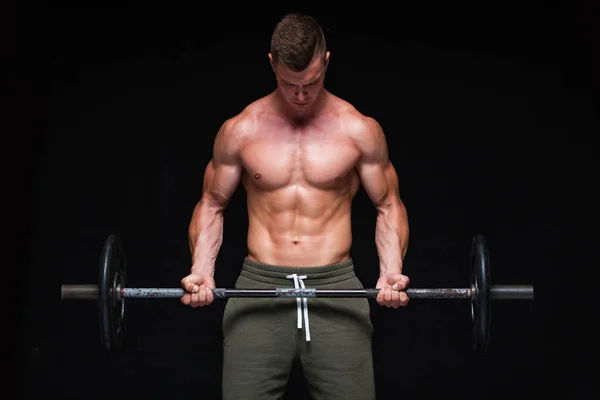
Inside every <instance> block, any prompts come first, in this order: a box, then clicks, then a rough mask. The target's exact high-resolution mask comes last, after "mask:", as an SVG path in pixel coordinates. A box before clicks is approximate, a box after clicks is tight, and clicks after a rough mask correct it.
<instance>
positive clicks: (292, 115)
mask: <svg viewBox="0 0 600 400" xmlns="http://www.w3.org/2000/svg"><path fill="white" fill-rule="evenodd" d="M328 97H329V93H328V92H327V90H326V89H323V90H322V91H321V93H319V97H318V98H317V100H316V101H315V102H314V103H313V104H312V106H311V108H310V110H309V111H308V112H306V113H298V112H296V111H295V110H294V109H293V108H292V107H290V106H289V104H288V103H287V102H286V101H285V100H284V99H283V98H282V96H281V94H280V92H279V90H278V89H275V91H274V92H273V100H274V103H275V107H276V109H277V110H278V111H279V112H281V113H282V114H283V115H285V116H286V117H287V118H289V119H290V121H294V122H296V123H300V124H305V123H307V122H310V121H311V120H312V119H314V118H315V117H317V116H319V115H320V114H321V112H323V111H324V110H325V108H326V104H327V99H328Z"/></svg>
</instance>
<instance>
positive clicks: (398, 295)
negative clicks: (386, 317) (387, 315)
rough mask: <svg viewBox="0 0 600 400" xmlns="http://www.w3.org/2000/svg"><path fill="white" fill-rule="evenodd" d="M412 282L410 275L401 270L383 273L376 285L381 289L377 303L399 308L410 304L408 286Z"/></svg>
mask: <svg viewBox="0 0 600 400" xmlns="http://www.w3.org/2000/svg"><path fill="white" fill-rule="evenodd" d="M409 283H410V280H409V279H408V276H406V275H402V274H401V273H399V272H394V273H390V274H386V275H382V276H381V277H379V280H377V285H376V286H375V287H376V288H377V289H380V290H379V294H378V295H377V303H379V304H380V305H382V306H386V307H393V308H398V307H400V306H402V307H406V306H407V305H408V295H407V294H406V291H405V289H406V287H407V286H408V284H409Z"/></svg>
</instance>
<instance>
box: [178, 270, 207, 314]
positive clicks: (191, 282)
mask: <svg viewBox="0 0 600 400" xmlns="http://www.w3.org/2000/svg"><path fill="white" fill-rule="evenodd" d="M181 286H182V287H183V289H184V290H185V293H184V295H183V297H182V298H181V302H182V303H183V304H185V305H186V306H191V307H192V308H195V307H202V306H206V305H209V304H211V303H212V302H213V301H214V297H213V294H212V291H211V290H210V289H214V288H215V280H214V279H213V278H212V276H210V275H199V274H189V275H188V276H186V277H185V278H183V279H182V280H181Z"/></svg>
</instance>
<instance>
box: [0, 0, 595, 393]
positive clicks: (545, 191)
mask: <svg viewBox="0 0 600 400" xmlns="http://www.w3.org/2000/svg"><path fill="white" fill-rule="evenodd" d="M592 3H593V2H592V1H590V2H588V3H586V2H563V3H547V2H546V3H542V2H536V1H533V2H515V3H514V4H513V3H510V2H473V3H459V4H456V2H443V3H441V4H440V3H437V2H435V3H434V2H419V3H418V5H414V4H412V3H411V2H406V3H398V2H394V3H391V2H390V3H384V2H367V3H365V4H359V3H356V4H355V6H354V7H352V6H351V5H350V3H347V2H345V3H340V4H339V6H338V5H333V4H329V5H328V9H324V8H323V7H324V6H323V5H321V6H320V7H314V8H311V7H308V6H305V7H294V6H291V5H289V6H284V7H282V6H278V7H273V6H271V7H269V6H268V5H266V3H265V5H261V4H253V5H252V7H250V6H248V5H244V6H241V4H240V6H241V7H240V6H235V5H233V4H217V5H214V4H209V3H199V2H190V3H189V4H188V3H172V4H171V5H168V4H167V3H166V2H165V3H160V4H157V5H149V3H145V2H120V3H118V5H111V4H109V3H106V2H95V3H94V2H92V3H86V5H82V4H80V3H74V4H67V3H62V4H61V2H58V3H55V4H56V5H55V6H54V7H48V6H46V5H43V6H42V5H38V6H37V7H36V6H35V4H31V3H18V2H8V3H5V5H4V6H3V7H4V8H3V12H2V21H1V24H0V25H1V26H2V38H3V44H4V50H5V51H3V52H2V57H3V60H2V61H3V63H4V65H5V66H8V69H7V72H5V74H4V76H3V78H4V82H5V84H4V90H3V100H2V111H3V115H4V117H3V122H4V124H5V129H3V132H4V135H3V138H4V140H3V149H4V152H3V153H4V157H3V160H4V163H5V166H4V170H5V176H6V177H7V178H8V179H6V180H5V190H6V192H5V193H6V194H7V195H5V200H9V201H10V203H9V204H8V205H6V206H5V208H4V211H5V216H6V220H10V221H12V222H16V223H15V224H14V226H15V227H14V228H9V227H6V228H5V233H6V234H8V235H9V241H10V242H8V243H12V245H11V248H10V249H9V252H7V254H10V255H11V256H16V257H17V263H16V264H14V265H16V267H13V266H12V265H5V270H6V272H11V273H14V274H15V277H14V279H11V278H7V279H6V280H5V285H10V287H11V288H12V289H14V293H15V295H14V296H12V297H11V298H12V299H13V307H12V308H7V309H6V311H7V314H9V313H11V312H14V315H15V316H16V319H15V320H14V321H15V322H14V324H16V329H15V333H16V335H15V338H14V341H10V340H9V341H8V342H7V343H10V344H11V346H6V347H7V348H9V349H10V350H11V351H12V356H13V360H14V366H15V371H16V373H17V378H16V379H15V380H14V385H12V389H13V398H15V399H30V398H38V397H39V396H40V395H52V396H54V395H57V396H60V397H61V398H63V399H96V398H113V399H121V398H131V397H133V398H146V399H163V398H174V397H186V398H190V397H193V398H201V399H218V398H219V393H220V385H221V382H220V366H221V364H220V363H221V350H220V345H221V342H220V341H221V331H220V329H221V326H220V322H221V315H222V311H223V307H224V302H216V303H215V304H213V305H212V306H211V307H209V308H202V309H190V308H186V307H184V306H182V305H181V304H180V303H179V302H178V301H177V300H157V301H143V300H139V301H138V300H132V301H129V302H128V314H127V320H126V323H127V336H126V345H127V347H126V350H125V352H124V353H122V354H118V355H115V354H106V353H105V352H104V351H103V348H102V346H101V343H100V337H99V331H98V322H97V313H96V306H95V303H93V302H64V301H61V300H60V294H59V290H60V285H61V284H64V283H69V284H75V283H90V284H93V283H96V282H97V279H98V277H97V274H98V264H99V256H100V249H101V247H102V245H103V243H104V240H105V239H106V237H107V236H108V235H109V234H110V233H113V232H114V233H117V234H118V235H120V236H121V238H122V239H123V241H124V244H125V251H126V254H127V262H128V282H127V284H128V286H129V287H146V286H150V287H178V286H179V281H180V279H181V278H182V277H183V276H184V275H185V274H187V272H188V270H189V259H190V257H189V253H188V247H187V226H188V223H189V218H190V216H191V212H192V210H193V207H194V205H195V203H196V202H197V201H198V199H199V198H200V195H201V187H202V174H203V170H204V167H205V165H206V163H207V162H208V161H209V159H210V156H211V146H212V141H213V138H214V135H215V133H216V131H217V129H218V127H219V126H220V124H221V123H222V122H223V121H224V120H225V119H226V118H229V117H230V116H233V115H235V114H236V113H237V112H239V111H240V110H241V109H242V108H243V107H244V106H245V105H246V104H248V103H249V102H251V101H253V100H254V99H256V98H258V97H260V96H263V95H265V94H267V93H268V92H270V91H271V90H272V89H273V88H274V85H275V82H274V79H273V75H272V71H271V69H270V66H269V64H268V58H267V53H268V50H269V37H270V34H271V30H272V28H273V26H274V25H275V24H276V22H277V20H278V18H279V17H281V16H282V15H283V14H284V13H285V12H287V11H307V12H310V13H312V14H313V15H315V16H316V17H318V18H319V20H320V21H321V23H322V24H323V26H324V28H325V29H326V34H327V36H328V45H329V49H330V50H331V52H332V57H331V65H330V68H329V70H328V75H327V78H326V86H327V87H328V89H329V90H331V91H332V92H333V93H335V94H337V95H339V96H340V97H342V98H345V99H346V100H348V101H350V102H351V103H353V104H354V105H355V106H356V107H357V108H358V109H359V110H360V111H362V112H363V113H365V114H367V115H370V116H373V117H375V118H377V120H378V121H379V122H380V123H381V125H382V126H383V128H384V130H385V132H386V135H387V138H388V145H389V150H390V157H391V159H392V162H393V163H394V165H395V166H396V168H397V170H398V176H399V181H400V191H401V196H402V198H403V200H404V202H405V204H406V206H407V209H408V213H409V219H410V224H411V241H410V246H409V251H408V255H407V258H406V262H405V269H404V271H405V273H406V274H407V275H408V276H409V277H410V278H411V285H412V286H413V287H438V286H444V287H445V286H449V287H451V286H456V287H466V286H467V285H468V280H469V276H468V259H469V247H470V241H471V239H472V237H473V235H474V234H475V233H482V234H484V235H485V236H486V238H487V239H488V241H489V244H490V254H491V259H492V283H496V284H533V285H535V288H536V299H535V301H533V302H527V301H515V302H502V301H499V302H494V303H493V308H492V337H491V347H490V350H489V351H488V353H486V354H485V355H477V354H474V353H473V352H472V351H471V336H470V335H471V323H470V311H469V308H468V303H466V302H463V301H427V300H414V301H412V302H411V304H410V305H409V307H407V308H405V309H399V310H392V309H386V308H381V307H379V306H377V305H376V304H375V303H373V307H372V310H373V315H372V318H373V323H374V326H375V337H374V357H375V367H376V378H377V388H378V395H379V398H380V399H392V398H400V397H403V398H432V397H434V396H436V397H437V396H440V395H458V396H461V397H463V398H465V397H466V398H492V397H498V398H530V397H531V396H533V397H536V398H544V397H546V396H548V395H551V394H565V395H569V396H570V397H573V398H577V397H580V395H581V394H583V393H587V391H588V390H589V389H593V387H594V382H593V381H591V380H590V379H589V378H587V376H586V375H587V374H588V372H587V371H588V368H589V367H588V366H586V365H585V363H584V362H583V361H585V360H587V357H588V352H589V351H591V349H592V344H593V342H594V339H593V336H592V333H593V329H591V328H590V326H591V325H589V324H590V323H591V319H592V317H591V314H586V313H585V309H584V306H585V305H586V302H585V299H584V297H583V294H585V293H587V292H585V290H584V289H583V287H584V284H586V283H590V282H591V283H592V284H593V278H591V277H590V278H588V273H589V272H591V271H593V270H594V268H590V267H593V264H591V263H590V262H591V261H592V260H593V258H592V251H591V250H590V249H592V248H593V247H592V246H593V243H594V242H595V240H594V239H595V238H594V237H593V235H591V234H590V233H589V232H593V231H589V230H590V229H591V228H592V227H593V223H594V219H593V215H594V214H592V210H593V208H592V207H591V206H592V205H593V201H592V198H593V197H592V196H593V191H592V188H593V187H594V186H595V183H594V180H593V178H594V177H595V176H596V175H595V174H594V171H593V169H592V166H593V165H594V164H595V157H596V146H595V143H594V141H595V140H596V138H597V134H598V132H599V131H598V122H597V115H598V114H597V108H596V107H597V103H596V102H597V99H598V97H597V89H598V83H599V80H598V74H597V71H598V70H599V67H600V65H599V63H598V46H599V44H600V42H599V41H598V28H597V26H598V25H597V24H598V21H597V17H598V14H597V6H595V5H593V4H592ZM173 4H174V5H173ZM211 7H215V8H211ZM263 7H264V8H263ZM244 200H245V199H244V192H243V190H242V189H241V188H240V190H238V192H236V193H235V195H234V197H233V199H232V201H231V203H230V205H229V207H228V209H227V211H226V216H225V238H224V243H223V246H222V250H221V253H220V255H219V258H218V260H217V266H216V275H215V278H216V282H217V286H219V287H231V286H232V285H233V283H234V281H235V277H236V275H237V273H238V272H239V269H240V267H241V261H242V258H243V256H244V255H245V250H246V248H245V239H246V232H245V229H246V227H247V221H246V208H245V203H244ZM352 218H353V225H354V226H353V229H354V247H353V257H354V259H355V262H356V267H357V274H358V275H359V277H360V278H361V279H362V280H363V282H364V284H365V286H367V287H372V286H374V285H375V282H376V279H377V273H378V265H377V254H376V249H375V244H374V228H375V212H374V209H373V207H372V206H371V205H370V203H369V201H368V198H367V196H366V194H365V193H364V192H363V191H360V192H359V194H358V195H357V198H356V200H355V203H354V207H353V216H352ZM15 244H16V246H15ZM21 265H22V267H21ZM577 291H579V295H577V296H576V295H575V294H576V293H577ZM573 298H575V301H576V305H574V306H567V305H566V304H565V302H567V301H568V300H573ZM7 321H8V319H7ZM8 324H10V323H8V322H7V326H9V325H8ZM304 394H305V393H304V388H303V383H302V381H301V377H300V375H299V374H298V373H295V374H294V376H293V379H292V381H291V383H290V389H289V393H288V396H287V397H288V398H303V397H302V396H303V395H304Z"/></svg>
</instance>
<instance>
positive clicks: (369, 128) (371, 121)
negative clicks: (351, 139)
mask: <svg viewBox="0 0 600 400" xmlns="http://www.w3.org/2000/svg"><path fill="white" fill-rule="evenodd" d="M334 101H335V109H336V113H337V117H338V118H339V119H340V120H341V121H342V124H343V126H344V130H345V131H346V132H347V133H348V135H350V136H359V137H361V136H364V135H374V134H377V132H378V130H379V128H380V125H379V122H378V121H377V120H376V119H375V118H374V117H372V116H370V115H366V114H364V113H363V112H361V111H360V110H359V109H358V108H357V107H355V106H354V105H353V104H352V103H350V102H349V101H347V100H344V99H342V98H340V97H337V96H334Z"/></svg>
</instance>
